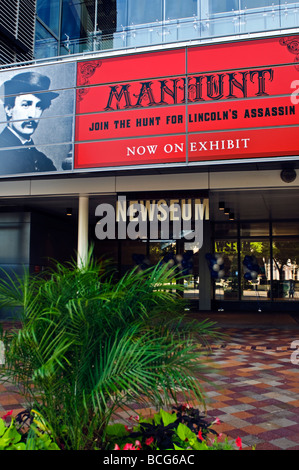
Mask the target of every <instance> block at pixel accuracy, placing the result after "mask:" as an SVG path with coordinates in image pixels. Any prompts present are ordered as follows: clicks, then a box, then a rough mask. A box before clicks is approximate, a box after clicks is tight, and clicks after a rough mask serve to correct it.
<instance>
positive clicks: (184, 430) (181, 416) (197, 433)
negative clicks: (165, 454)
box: [106, 406, 242, 451]
mask: <svg viewBox="0 0 299 470" xmlns="http://www.w3.org/2000/svg"><path fill="white" fill-rule="evenodd" d="M186 410H187V412H186ZM136 418H138V419H136V420H135V425H134V426H133V429H132V430H131V429H129V428H128V426H126V425H124V424H121V423H115V424H112V425H110V426H108V427H107V428H106V439H107V447H108V449H111V450H112V449H113V450H150V449H151V450H154V451H155V450H234V449H235V448H237V447H238V448H239V449H240V448H242V442H241V440H240V439H239V438H238V439H237V440H236V442H235V444H233V443H231V442H229V441H228V439H227V438H226V439H225V440H224V441H223V442H221V441H219V440H218V437H219V436H218V433H217V432H216V431H215V430H214V429H213V428H212V426H213V425H214V424H215V423H217V422H218V420H215V421H214V422H212V423H207V421H206V420H205V419H204V417H203V415H201V414H200V413H199V411H198V410H196V409H194V408H189V407H185V406H180V407H178V408H175V409H174V412H172V413H168V412H166V411H164V410H163V409H161V410H160V411H159V413H156V414H155V415H154V416H153V418H149V419H142V418H141V419H140V418H139V417H136Z"/></svg>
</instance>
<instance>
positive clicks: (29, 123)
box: [21, 120, 37, 129]
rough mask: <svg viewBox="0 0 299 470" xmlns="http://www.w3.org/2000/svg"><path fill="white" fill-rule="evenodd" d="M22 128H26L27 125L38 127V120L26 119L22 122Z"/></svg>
mask: <svg viewBox="0 0 299 470" xmlns="http://www.w3.org/2000/svg"><path fill="white" fill-rule="evenodd" d="M21 127H22V129H24V128H25V127H32V128H33V129H36V128H37V122H35V121H33V120H31V121H24V122H22V125H21Z"/></svg>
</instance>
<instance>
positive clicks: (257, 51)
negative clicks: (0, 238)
mask: <svg viewBox="0 0 299 470" xmlns="http://www.w3.org/2000/svg"><path fill="white" fill-rule="evenodd" d="M297 38H299V36H292V37H280V38H279V37H275V38H270V39H259V40H247V41H242V42H231V43H226V44H213V45H210V46H194V47H182V48H177V49H171V50H165V51H156V52H144V53H139V54H130V55H122V56H120V57H110V58H99V59H95V60H84V61H75V60H74V61H65V62H57V63H53V64H48V65H40V66H38V67H37V66H34V67H33V66H30V67H22V68H20V67H18V68H17V69H9V70H6V71H3V72H1V73H0V97H1V109H0V175H1V176H3V177H5V176H8V175H9V176H12V175H24V174H26V175H28V174H30V175H32V174H44V173H46V174H48V173H49V174H57V172H59V173H61V172H74V173H76V172H81V171H92V170H93V171H100V170H108V169H116V168H117V169H120V168H133V167H135V168H136V167H142V166H143V167H144V166H145V165H146V166H150V167H151V166H157V165H159V166H161V165H171V166H175V165H178V166H179V165H199V164H205V163H207V162H209V163H219V162H222V163H223V162H236V161H244V160H246V161H248V160H250V159H251V160H252V159H258V160H259V159H265V158H269V157H271V158H272V159H273V158H276V157H289V158H294V157H296V156H297V155H298V150H299V139H298V125H299V107H298V102H299V40H298V39H297Z"/></svg>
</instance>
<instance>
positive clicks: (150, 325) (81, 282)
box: [0, 253, 217, 450]
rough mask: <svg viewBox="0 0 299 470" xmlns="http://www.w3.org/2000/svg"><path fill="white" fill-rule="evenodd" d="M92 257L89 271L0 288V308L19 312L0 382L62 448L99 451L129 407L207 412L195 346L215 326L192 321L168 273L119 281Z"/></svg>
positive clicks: (203, 368) (202, 364) (66, 270)
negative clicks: (197, 406)
mask: <svg viewBox="0 0 299 470" xmlns="http://www.w3.org/2000/svg"><path fill="white" fill-rule="evenodd" d="M108 271H109V270H108V264H106V263H105V262H100V263H97V262H96V261H95V260H94V259H93V257H92V253H90V256H89V259H88V262H87V263H86V265H85V266H84V267H83V268H81V269H79V268H78V267H77V265H76V264H75V263H70V264H67V265H62V264H60V263H56V264H55V266H54V268H53V269H52V270H50V271H48V272H47V273H43V275H40V276H36V275H35V276H30V275H29V274H26V275H24V276H22V277H17V276H16V277H14V278H12V277H11V278H7V279H6V280H2V281H1V282H0V306H4V305H5V306H10V307H19V308H20V309H21V322H22V328H21V329H20V330H19V331H14V332H12V333H11V334H10V336H9V337H8V338H7V340H6V345H5V346H6V363H5V367H4V368H3V367H2V368H0V379H2V380H6V379H7V378H8V379H9V380H11V381H13V383H14V384H16V385H17V386H18V388H19V390H20V392H21V393H23V395H24V397H25V398H26V400H27V401H28V407H29V408H32V407H33V408H34V409H38V410H39V411H40V412H41V413H42V415H43V416H44V418H45V420H46V421H47V422H48V423H49V425H50V426H51V430H52V432H53V436H54V438H55V440H56V442H58V443H60V444H61V446H62V447H63V448H65V449H74V450H79V449H91V448H98V447H100V446H101V444H100V443H101V440H102V437H103V435H104V431H105V429H106V427H107V425H108V423H109V421H110V419H111V416H112V415H113V414H115V413H116V412H117V410H118V409H120V408H122V407H124V406H129V405H130V403H132V402H139V403H140V404H142V403H150V404H152V405H153V406H156V407H157V406H159V407H160V406H167V405H168V404H169V403H170V402H173V401H176V398H177V394H178V393H180V394H181V395H182V394H183V395H185V400H186V401H187V400H189V399H190V398H192V399H194V398H196V399H197V400H199V401H201V402H202V403H204V391H203V389H202V383H204V381H205V380H206V376H205V373H206V372H207V371H209V367H208V365H207V362H206V358H205V356H204V355H203V352H202V351H201V352H200V351H199V349H198V345H199V344H201V343H202V342H204V341H205V340H206V339H207V337H209V336H211V335H212V336H213V335H214V336H215V335H217V331H216V330H215V326H214V324H212V323H210V322H207V321H204V322H201V323H198V322H196V321H193V322H189V321H187V320H186V318H185V317H184V316H183V315H182V314H181V311H182V299H181V298H180V296H179V295H178V291H179V289H180V288H182V286H180V285H179V284H176V285H175V289H174V288H173V287H174V284H173V283H174V282H175V274H174V272H173V271H171V270H168V269H167V268H166V267H156V268H151V269H148V270H147V271H144V272H137V271H135V270H134V271H132V272H128V273H127V274H126V275H125V276H124V277H122V278H121V279H120V280H116V279H115V277H114V275H113V273H110V272H108Z"/></svg>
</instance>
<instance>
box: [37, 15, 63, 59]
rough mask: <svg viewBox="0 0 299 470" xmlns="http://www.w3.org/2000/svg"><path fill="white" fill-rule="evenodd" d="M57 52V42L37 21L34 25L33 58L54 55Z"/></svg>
mask: <svg viewBox="0 0 299 470" xmlns="http://www.w3.org/2000/svg"><path fill="white" fill-rule="evenodd" d="M57 54H58V42H57V40H56V39H55V38H54V36H52V34H50V33H49V31H47V30H46V29H45V28H44V27H43V26H42V25H41V24H40V23H39V22H38V21H37V22H36V27H35V50H34V57H35V59H42V58H44V57H54V56H56V55H57Z"/></svg>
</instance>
